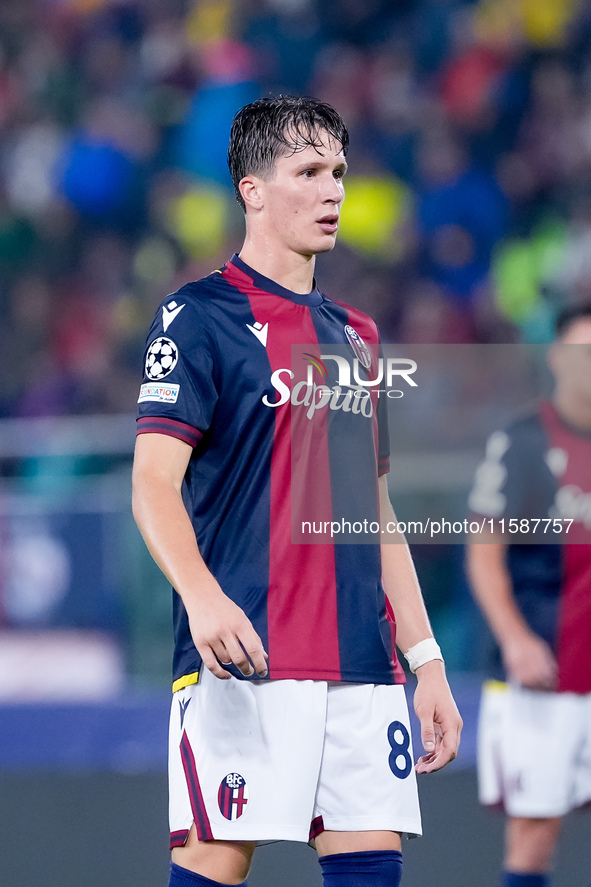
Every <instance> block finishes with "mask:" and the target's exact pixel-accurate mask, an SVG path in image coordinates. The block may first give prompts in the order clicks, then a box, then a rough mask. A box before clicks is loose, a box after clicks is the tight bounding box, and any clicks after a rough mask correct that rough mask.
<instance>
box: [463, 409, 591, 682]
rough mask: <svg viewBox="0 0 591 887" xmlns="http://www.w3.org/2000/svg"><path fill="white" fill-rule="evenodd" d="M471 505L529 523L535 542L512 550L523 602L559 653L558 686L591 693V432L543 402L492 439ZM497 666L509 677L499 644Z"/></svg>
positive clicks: (525, 613)
mask: <svg viewBox="0 0 591 887" xmlns="http://www.w3.org/2000/svg"><path fill="white" fill-rule="evenodd" d="M469 504H470V509H471V511H472V513H473V514H478V515H483V516H485V517H493V518H497V519H499V520H500V519H502V518H504V519H505V527H506V528H507V527H508V525H509V520H511V519H512V520H513V521H516V522H520V521H522V520H523V521H524V522H525V523H524V528H525V527H527V528H528V529H529V530H530V539H531V540H534V539H535V541H531V542H530V544H526V542H525V539H526V537H525V536H524V537H522V539H523V540H524V541H522V542H517V543H515V544H509V546H508V549H507V566H508V569H509V573H510V575H511V580H512V585H513V590H514V593H515V598H516V601H517V604H518V605H519V608H520V610H521V612H522V613H523V616H524V617H525V619H526V621H527V623H528V625H529V626H530V628H531V629H532V630H533V631H535V632H536V634H538V635H539V636H540V637H542V638H544V640H545V641H546V642H547V643H548V644H549V645H550V646H551V647H552V649H553V650H554V652H555V654H556V658H557V661H558V689H559V690H560V691H562V692H572V693H590V692H591V433H587V434H586V433H585V432H584V431H582V430H581V429H576V428H573V427H572V426H570V425H569V424H567V423H566V422H565V421H564V420H563V419H562V418H561V417H560V416H559V414H558V413H557V411H556V409H555V407H554V406H553V404H551V403H549V402H545V403H542V404H541V405H540V407H539V409H538V410H536V412H535V413H532V414H529V415H527V416H524V417H522V418H521V419H519V420H518V421H516V422H515V423H514V424H513V425H512V426H511V427H510V428H508V429H507V430H506V431H497V432H496V433H495V434H493V435H492V437H491V438H490V439H489V442H488V444H487V455H486V459H485V461H484V462H483V463H482V464H481V465H480V467H479V469H478V471H477V473H476V480H475V484H474V487H473V489H472V492H471V494H470V500H469ZM555 521H556V524H555V523H554V522H555ZM514 526H515V527H517V526H518V523H515V524H514ZM534 526H535V532H533V528H534ZM554 527H557V528H558V529H560V528H562V532H561V533H560V534H559V535H557V534H556V533H555V532H554ZM567 528H568V531H567ZM512 538H513V539H515V538H516V537H515V536H513V537H511V535H510V534H508V533H507V539H508V541H509V542H510V543H511V539H512ZM493 669H494V673H495V676H496V677H501V676H502V668H501V662H500V656H499V655H498V651H497V652H496V654H495V662H494V663H493Z"/></svg>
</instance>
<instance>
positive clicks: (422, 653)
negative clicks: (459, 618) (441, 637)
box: [404, 638, 443, 674]
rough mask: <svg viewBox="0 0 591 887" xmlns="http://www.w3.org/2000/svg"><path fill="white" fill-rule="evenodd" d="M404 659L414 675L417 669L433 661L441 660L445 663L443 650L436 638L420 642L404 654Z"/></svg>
mask: <svg viewBox="0 0 591 887" xmlns="http://www.w3.org/2000/svg"><path fill="white" fill-rule="evenodd" d="M404 658H405V659H406V661H407V662H408V667H409V668H410V670H411V671H412V673H413V674H414V673H415V671H416V670H417V668H420V666H421V665H424V664H425V663H426V662H431V661H432V660H433V659H441V661H442V662H443V656H442V655H441V648H440V646H439V644H438V643H437V641H436V640H435V638H425V640H424V641H419V643H418V644H415V645H414V647H411V648H410V650H408V651H407V652H406V653H405V654H404Z"/></svg>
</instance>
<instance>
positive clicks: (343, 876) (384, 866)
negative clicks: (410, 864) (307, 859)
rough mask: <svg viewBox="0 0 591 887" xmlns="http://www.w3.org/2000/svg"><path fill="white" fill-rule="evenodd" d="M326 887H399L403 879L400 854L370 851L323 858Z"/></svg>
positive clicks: (320, 859)
mask: <svg viewBox="0 0 591 887" xmlns="http://www.w3.org/2000/svg"><path fill="white" fill-rule="evenodd" d="M318 862H319V863H320V866H321V868H322V883H323V885H324V887H398V885H399V884H400V879H401V877H402V853H400V851H399V850H368V851H363V852H362V853H334V854H333V855H331V856H321V857H320V858H319V860H318Z"/></svg>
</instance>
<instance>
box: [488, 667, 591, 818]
mask: <svg viewBox="0 0 591 887" xmlns="http://www.w3.org/2000/svg"><path fill="white" fill-rule="evenodd" d="M478 784H479V796H480V801H481V803H483V804H490V805H501V806H502V807H503V808H504V809H505V811H506V812H507V813H508V814H509V815H510V816H524V817H534V818H543V817H546V816H563V815H564V814H565V813H568V812H569V811H570V810H573V809H575V808H576V807H580V806H582V805H583V804H586V803H587V802H588V801H590V800H591V693H589V694H586V695H584V696H581V695H579V694H576V693H546V692H542V691H539V690H526V689H524V688H523V687H518V686H512V685H509V684H503V683H500V682H498V681H489V682H488V683H486V684H485V685H484V687H483V692H482V699H481V703H480V718H479V729H478Z"/></svg>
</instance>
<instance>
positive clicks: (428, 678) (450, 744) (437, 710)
mask: <svg viewBox="0 0 591 887" xmlns="http://www.w3.org/2000/svg"><path fill="white" fill-rule="evenodd" d="M416 676H417V688H416V690H415V695H414V708H415V712H416V715H417V717H418V719H419V721H420V724H421V741H422V743H423V748H424V749H425V751H426V752H427V754H426V755H423V756H422V757H420V758H419V760H418V761H417V763H416V766H415V770H416V772H417V773H433V772H434V771H435V770H441V768H442V767H445V765H446V764H449V762H450V761H453V759H454V758H455V757H456V755H457V753H458V747H459V744H460V734H461V732H462V727H463V721H462V718H461V716H460V713H459V711H458V707H457V705H456V703H455V701H454V698H453V696H452V695H451V690H450V689H449V684H448V683H447V678H446V676H445V668H444V665H443V662H441V661H440V660H438V659H434V660H433V661H431V662H426V663H425V664H424V665H421V666H420V667H419V668H417V671H416Z"/></svg>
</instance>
